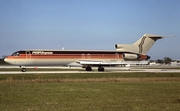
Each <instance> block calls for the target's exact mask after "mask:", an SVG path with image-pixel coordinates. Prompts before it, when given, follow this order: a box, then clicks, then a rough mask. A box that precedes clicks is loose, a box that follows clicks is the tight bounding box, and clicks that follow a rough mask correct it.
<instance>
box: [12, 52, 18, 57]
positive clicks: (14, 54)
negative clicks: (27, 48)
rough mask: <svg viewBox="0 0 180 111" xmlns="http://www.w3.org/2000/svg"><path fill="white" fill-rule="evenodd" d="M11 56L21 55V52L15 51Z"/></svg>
mask: <svg viewBox="0 0 180 111" xmlns="http://www.w3.org/2000/svg"><path fill="white" fill-rule="evenodd" d="M11 56H19V52H15V53H13V54H12V55H11Z"/></svg>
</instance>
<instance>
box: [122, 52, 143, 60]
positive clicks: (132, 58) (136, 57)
mask: <svg viewBox="0 0 180 111" xmlns="http://www.w3.org/2000/svg"><path fill="white" fill-rule="evenodd" d="M122 57H123V58H124V59H128V60H136V59H139V58H140V56H139V55H138V54H127V53H124V54H123V55H122Z"/></svg>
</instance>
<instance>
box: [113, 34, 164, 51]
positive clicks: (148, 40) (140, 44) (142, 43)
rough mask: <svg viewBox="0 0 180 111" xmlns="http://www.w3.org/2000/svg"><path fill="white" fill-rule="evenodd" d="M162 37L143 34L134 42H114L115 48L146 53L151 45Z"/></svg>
mask: <svg viewBox="0 0 180 111" xmlns="http://www.w3.org/2000/svg"><path fill="white" fill-rule="evenodd" d="M162 38H164V37H163V36H159V35H153V34H144V35H143V36H142V37H141V38H140V39H139V40H138V41H136V42H135V43H134V44H115V48H116V50H118V51H126V52H133V53H139V54H146V53H147V52H148V51H149V49H150V48H151V47H152V45H153V44H154V43H155V42H156V41H157V40H158V39H162Z"/></svg>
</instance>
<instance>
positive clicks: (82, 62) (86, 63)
mask: <svg viewBox="0 0 180 111" xmlns="http://www.w3.org/2000/svg"><path fill="white" fill-rule="evenodd" d="M76 63H78V64H80V65H82V66H117V65H127V64H148V61H143V62H142V61H122V60H111V61H93V60H78V61H76Z"/></svg>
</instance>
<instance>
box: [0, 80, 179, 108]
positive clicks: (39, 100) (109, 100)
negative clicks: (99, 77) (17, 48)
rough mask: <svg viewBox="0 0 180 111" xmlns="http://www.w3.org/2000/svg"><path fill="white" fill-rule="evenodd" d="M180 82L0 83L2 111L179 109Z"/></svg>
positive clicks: (0, 106) (0, 105)
mask: <svg viewBox="0 0 180 111" xmlns="http://www.w3.org/2000/svg"><path fill="white" fill-rule="evenodd" d="M179 86H180V82H161V83H154V82H150V83H146V82H145V83H134V82H130V83H124V82H78V83H24V84H19V83H13V84H9V83H6V84H1V85H0V89H1V91H0V109H1V111H49V110H51V111H179V109H180V95H179V94H180V87H179Z"/></svg>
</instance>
